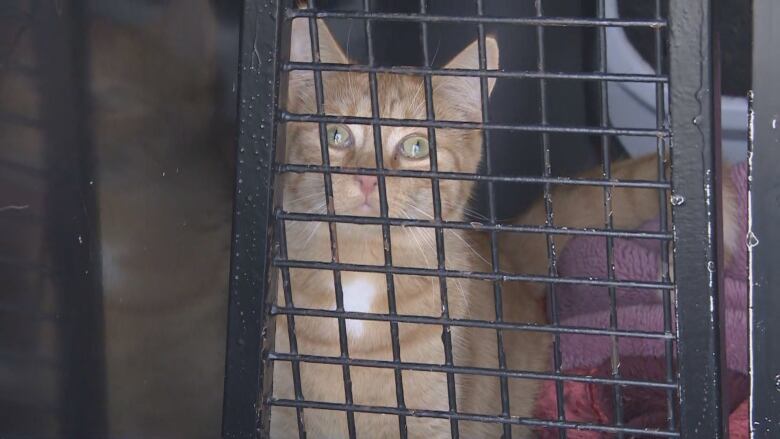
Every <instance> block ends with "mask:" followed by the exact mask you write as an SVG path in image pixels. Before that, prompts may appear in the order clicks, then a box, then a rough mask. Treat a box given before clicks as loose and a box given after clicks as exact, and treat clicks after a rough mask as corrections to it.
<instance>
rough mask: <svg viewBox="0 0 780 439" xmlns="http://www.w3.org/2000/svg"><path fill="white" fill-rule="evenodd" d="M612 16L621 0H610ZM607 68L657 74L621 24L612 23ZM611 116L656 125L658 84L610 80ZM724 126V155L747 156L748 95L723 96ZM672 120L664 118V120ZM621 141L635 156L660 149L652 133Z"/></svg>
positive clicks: (730, 158)
mask: <svg viewBox="0 0 780 439" xmlns="http://www.w3.org/2000/svg"><path fill="white" fill-rule="evenodd" d="M605 12H606V16H607V17H608V18H618V8H617V0H607V1H606V4H605ZM606 33H607V70H608V71H609V72H610V73H626V74H653V72H654V68H653V67H652V66H650V65H649V64H648V63H647V61H645V60H644V59H643V58H642V56H641V55H640V54H639V52H638V51H637V50H636V48H634V46H633V45H631V43H630V42H629V40H628V37H627V36H626V33H625V31H624V30H623V28H620V27H608V28H607V29H606ZM608 93H609V96H608V98H609V118H610V121H611V123H612V125H613V126H615V127H630V128H651V129H652V128H655V84H651V83H640V82H610V83H609V87H608ZM664 101H665V108H669V90H668V88H666V87H665V88H664ZM721 112H722V114H721V123H722V129H723V159H724V160H725V161H726V162H729V163H736V162H740V161H743V160H745V158H746V157H747V120H748V115H747V114H748V113H747V112H748V105H747V99H746V98H744V97H735V96H724V97H723V98H722V100H721ZM666 123H668V121H664V124H666ZM620 142H621V143H622V144H623V146H624V147H625V148H626V151H627V152H628V153H629V154H630V155H631V156H634V157H636V156H641V155H646V154H651V153H654V152H655V151H656V147H657V145H656V140H655V138H652V137H637V136H621V137H620Z"/></svg>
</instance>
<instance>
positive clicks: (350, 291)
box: [341, 277, 377, 337]
mask: <svg viewBox="0 0 780 439" xmlns="http://www.w3.org/2000/svg"><path fill="white" fill-rule="evenodd" d="M341 290H342V291H343V293H344V310H345V311H355V312H369V311H371V305H372V304H373V303H374V299H375V298H376V293H377V291H376V286H375V285H374V283H372V282H371V281H369V280H368V279H366V278H364V277H358V278H355V279H352V280H350V281H348V282H344V283H343V284H342V285H341ZM346 324H347V333H348V335H349V336H350V337H360V336H362V335H363V334H364V332H365V327H364V324H363V321H362V320H347V321H346Z"/></svg>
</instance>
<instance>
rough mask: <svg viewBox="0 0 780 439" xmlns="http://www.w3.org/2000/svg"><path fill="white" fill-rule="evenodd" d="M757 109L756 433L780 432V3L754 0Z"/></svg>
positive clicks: (753, 254) (753, 267)
mask: <svg viewBox="0 0 780 439" xmlns="http://www.w3.org/2000/svg"><path fill="white" fill-rule="evenodd" d="M753 14H754V19H753V111H752V116H751V128H752V129H751V139H750V140H751V161H750V163H751V176H752V179H751V180H750V214H749V215H750V216H749V218H750V220H749V221H750V223H749V227H750V229H749V230H750V231H751V234H749V236H748V243H749V244H750V247H749V249H750V304H751V318H750V324H751V332H750V333H751V340H750V342H751V345H750V347H751V356H750V359H751V365H750V367H751V401H750V407H751V414H750V421H751V422H750V427H751V432H752V436H751V437H752V438H754V439H769V438H776V437H780V346H779V345H778V343H777V339H776V338H775V337H776V336H777V334H778V333H780V320H778V319H777V313H778V311H780V294H778V285H780V273H778V270H777V257H778V249H780V232H779V231H778V228H777V224H778V222H780V173H778V172H777V167H778V165H780V88H778V87H777V80H778V78H780V57H778V45H780V29H779V28H778V26H777V24H778V23H780V3H778V2H777V1H776V0H755V1H754V2H753Z"/></svg>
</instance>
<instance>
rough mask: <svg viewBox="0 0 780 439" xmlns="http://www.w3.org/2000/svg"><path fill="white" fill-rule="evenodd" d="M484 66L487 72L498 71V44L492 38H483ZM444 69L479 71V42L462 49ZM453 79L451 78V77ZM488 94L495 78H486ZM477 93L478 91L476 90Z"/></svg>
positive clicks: (491, 91) (494, 83) (491, 89)
mask: <svg viewBox="0 0 780 439" xmlns="http://www.w3.org/2000/svg"><path fill="white" fill-rule="evenodd" d="M485 66H486V67H487V69H488V70H496V69H498V43H497V42H496V39H495V38H494V37H490V36H489V37H485ZM444 68H446V69H470V70H478V69H479V41H474V42H473V43H471V44H469V45H468V47H466V48H465V49H463V50H462V51H461V52H460V53H459V54H457V55H456V56H455V58H453V59H452V60H451V61H450V62H449V63H448V64H447V65H446V66H444ZM451 78H453V77H451ZM487 83H488V94H490V93H493V87H494V86H495V85H496V78H488V81H487ZM477 91H478V92H479V89H477Z"/></svg>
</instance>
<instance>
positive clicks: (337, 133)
mask: <svg viewBox="0 0 780 439" xmlns="http://www.w3.org/2000/svg"><path fill="white" fill-rule="evenodd" d="M341 137H342V136H341V131H339V129H338V128H336V130H335V131H333V143H335V144H339V143H341V140H342V139H341Z"/></svg>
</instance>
